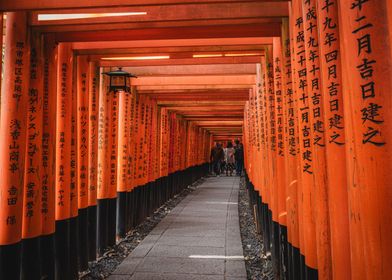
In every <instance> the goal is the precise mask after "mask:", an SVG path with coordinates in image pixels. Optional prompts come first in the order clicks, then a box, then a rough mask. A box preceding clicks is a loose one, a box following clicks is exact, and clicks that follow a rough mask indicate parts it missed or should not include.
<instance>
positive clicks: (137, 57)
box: [0, 0, 392, 280]
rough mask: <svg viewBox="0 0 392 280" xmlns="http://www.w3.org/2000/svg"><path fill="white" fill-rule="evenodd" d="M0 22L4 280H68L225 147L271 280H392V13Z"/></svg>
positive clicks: (135, 11) (66, 8)
mask: <svg viewBox="0 0 392 280" xmlns="http://www.w3.org/2000/svg"><path fill="white" fill-rule="evenodd" d="M0 11H1V12H2V16H1V19H2V21H3V26H4V27H5V28H2V29H1V32H2V33H3V36H1V38H2V40H3V44H4V46H5V51H4V63H3V65H2V67H3V69H2V71H3V78H2V92H1V125H0V135H1V136H0V154H1V157H0V173H1V182H0V279H7V280H8V279H76V278H77V277H78V272H80V271H84V270H86V269H87V265H88V261H94V260H96V258H97V256H101V255H102V254H103V253H104V252H105V250H106V249H107V248H109V247H110V246H112V245H114V244H115V243H116V240H117V241H118V240H120V239H121V238H123V237H124V236H125V234H126V233H127V232H128V231H129V230H131V229H132V228H133V227H135V226H136V225H138V224H140V223H141V222H142V221H143V220H144V219H145V218H146V217H147V216H149V215H150V214H151V213H152V212H153V211H154V210H155V209H156V208H157V207H159V206H160V205H162V204H163V203H164V202H165V201H167V200H168V199H170V198H171V197H173V195H175V194H177V193H178V192H180V191H181V190H182V189H183V188H184V187H186V186H188V185H189V184H191V183H192V182H194V181H196V180H197V179H199V178H200V177H202V176H204V175H206V174H207V173H208V162H209V154H210V149H211V147H212V146H213V143H214V142H216V141H222V142H226V141H228V140H235V139H242V141H243V143H244V149H245V165H246V176H245V178H246V184H247V188H248V191H249V194H250V199H251V207H253V209H254V215H255V221H256V223H257V224H258V226H259V228H260V229H261V232H262V236H263V239H264V242H265V250H266V251H269V252H271V254H272V260H273V263H274V268H275V270H276V274H277V275H278V276H277V278H278V277H279V279H318V278H319V279H344V280H345V279H390V278H391V277H392V276H391V275H392V218H391V217H392V216H391V213H392V168H391V162H392V158H391V154H392V151H391V148H390V147H391V146H390V145H391V141H392V135H391V133H392V115H391V112H392V104H391V103H392V93H391V90H392V75H391V63H392V61H391V59H392V53H391V51H392V48H391V39H392V34H391V32H392V13H391V12H392V1H389V0H377V1H376V0H292V1H270V2H268V1H234V0H227V1H223V0H216V1H212V0H204V1H201V2H199V1H191V0H183V1H175V0H145V1H142V0H137V1H130V0H129V1H127V0H123V1H120V0H112V1H105V0H99V1H87V0H77V1H76V0H68V1H49V0H42V1H27V0H13V1H11V0H1V1H0ZM50 16H52V18H51V17H50ZM72 16H73V17H72ZM119 66H121V67H123V68H122V69H123V70H124V71H127V72H130V73H132V74H133V75H136V76H138V78H134V77H131V78H124V76H121V77H109V76H107V75H105V74H104V73H107V72H108V71H111V70H117V67H119ZM110 79H113V80H110ZM121 79H123V81H124V79H126V80H128V82H130V86H129V87H128V86H124V87H122V88H121V87H114V85H116V84H118V82H119V81H121ZM111 82H112V83H111Z"/></svg>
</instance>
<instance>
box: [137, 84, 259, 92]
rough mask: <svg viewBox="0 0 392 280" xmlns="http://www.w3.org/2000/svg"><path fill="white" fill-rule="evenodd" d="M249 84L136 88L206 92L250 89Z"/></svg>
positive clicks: (140, 89)
mask: <svg viewBox="0 0 392 280" xmlns="http://www.w3.org/2000/svg"><path fill="white" fill-rule="evenodd" d="M250 88H252V85H251V84H237V85H221V84H216V85H203V84H200V85H148V86H138V87H137V89H138V91H151V90H171V89H178V90H182V89H195V90H208V89H250Z"/></svg>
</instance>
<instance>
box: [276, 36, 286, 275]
mask: <svg viewBox="0 0 392 280" xmlns="http://www.w3.org/2000/svg"><path fill="white" fill-rule="evenodd" d="M273 62H274V67H273V75H274V89H275V132H276V174H277V178H276V189H277V192H278V199H277V207H276V209H277V211H278V213H277V215H278V225H279V231H278V240H279V248H278V249H279V250H278V253H279V257H280V260H279V261H280V262H279V275H280V277H282V278H287V277H288V275H287V269H288V254H287V250H288V248H287V208H286V169H285V158H286V153H285V147H284V137H285V123H284V112H285V104H284V94H283V85H282V83H283V77H282V76H283V74H284V73H283V67H282V64H283V61H282V43H281V38H280V37H275V38H274V39H273Z"/></svg>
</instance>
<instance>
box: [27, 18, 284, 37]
mask: <svg viewBox="0 0 392 280" xmlns="http://www.w3.org/2000/svg"><path fill="white" fill-rule="evenodd" d="M274 22H275V23H280V22H281V18H240V19H235V18H234V19H204V20H179V21H151V22H117V23H111V24H103V23H102V24H100V23H99V24H87V23H86V24H78V25H38V26H34V27H33V29H35V30H37V31H39V32H42V33H54V32H66V31H94V30H96V31H97V30H116V29H140V28H163V27H176V26H195V25H196V26H203V25H228V24H263V23H274Z"/></svg>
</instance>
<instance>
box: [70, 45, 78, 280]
mask: <svg viewBox="0 0 392 280" xmlns="http://www.w3.org/2000/svg"><path fill="white" fill-rule="evenodd" d="M72 56H73V52H72ZM71 82H72V117H71V124H72V125H71V163H70V164H71V185H70V197H71V200H70V212H71V213H70V223H69V226H70V227H69V243H70V248H69V252H70V259H69V263H70V273H71V276H70V277H71V278H72V279H76V278H78V243H79V240H78V239H79V238H78V235H79V230H78V218H79V217H78V202H79V199H78V196H79V191H78V178H77V172H78V171H77V161H78V156H77V149H78V147H77V138H78V135H77V111H78V104H77V61H76V58H73V59H72V81H71ZM75 256H77V257H76V258H75Z"/></svg>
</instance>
